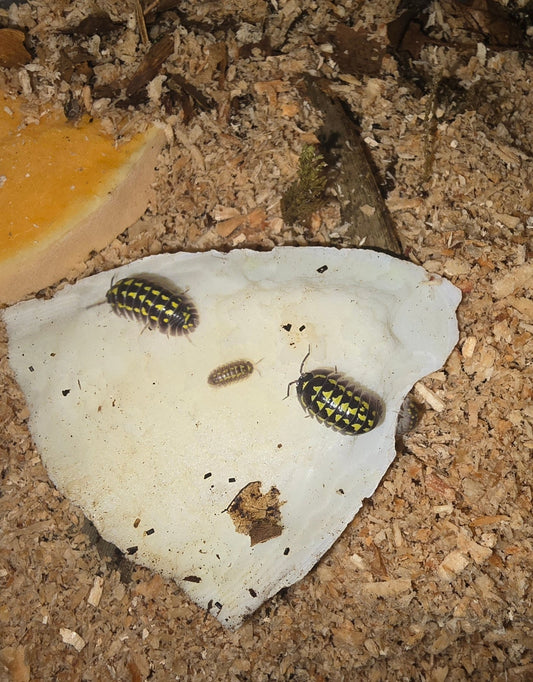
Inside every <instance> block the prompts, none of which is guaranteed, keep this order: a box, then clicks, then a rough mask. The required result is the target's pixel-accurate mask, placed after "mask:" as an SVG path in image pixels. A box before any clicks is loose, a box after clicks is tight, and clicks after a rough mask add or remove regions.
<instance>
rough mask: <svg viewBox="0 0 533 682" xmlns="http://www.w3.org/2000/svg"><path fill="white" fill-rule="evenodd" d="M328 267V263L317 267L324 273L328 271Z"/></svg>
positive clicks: (318, 270)
mask: <svg viewBox="0 0 533 682" xmlns="http://www.w3.org/2000/svg"><path fill="white" fill-rule="evenodd" d="M327 269H328V266H327V265H321V266H320V267H319V268H317V269H316V271H317V272H319V273H320V274H322V273H323V272H326V270H327Z"/></svg>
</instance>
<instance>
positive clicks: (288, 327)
mask: <svg viewBox="0 0 533 682" xmlns="http://www.w3.org/2000/svg"><path fill="white" fill-rule="evenodd" d="M281 326H282V327H283V329H284V330H285V331H286V332H290V330H291V329H292V324H291V323H290V322H287V324H282V325H281Z"/></svg>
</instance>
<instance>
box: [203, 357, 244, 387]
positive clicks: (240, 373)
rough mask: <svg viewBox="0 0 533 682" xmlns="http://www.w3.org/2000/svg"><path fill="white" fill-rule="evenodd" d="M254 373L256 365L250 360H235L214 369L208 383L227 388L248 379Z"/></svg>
mask: <svg viewBox="0 0 533 682" xmlns="http://www.w3.org/2000/svg"><path fill="white" fill-rule="evenodd" d="M253 371H254V365H253V364H252V363H251V362H250V361H249V360H235V361H234V362H228V363H227V364H225V365H220V367H217V368H216V369H214V370H213V371H212V372H211V373H210V375H209V376H208V377H207V383H208V384H210V385H211V386H226V385H227V384H232V383H234V382H235V381H241V379H246V377H249V376H250V374H252V373H253Z"/></svg>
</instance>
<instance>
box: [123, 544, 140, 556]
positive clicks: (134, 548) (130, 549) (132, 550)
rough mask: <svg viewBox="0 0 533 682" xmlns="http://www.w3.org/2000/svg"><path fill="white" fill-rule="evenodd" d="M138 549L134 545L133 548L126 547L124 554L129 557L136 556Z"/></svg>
mask: <svg viewBox="0 0 533 682" xmlns="http://www.w3.org/2000/svg"><path fill="white" fill-rule="evenodd" d="M138 549H139V548H138V547H137V545H134V546H133V547H128V548H127V549H126V554H128V555H129V556H131V555H132V554H136V553H137V550H138Z"/></svg>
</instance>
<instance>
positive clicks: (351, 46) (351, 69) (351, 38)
mask: <svg viewBox="0 0 533 682" xmlns="http://www.w3.org/2000/svg"><path fill="white" fill-rule="evenodd" d="M330 40H331V42H332V43H333V45H334V47H335V50H334V52H333V59H334V60H335V61H336V62H337V64H338V66H339V69H340V70H341V72H342V73H350V74H353V75H355V76H364V75H367V76H376V75H377V74H378V73H379V72H380V70H381V60H382V58H383V55H384V54H385V49H384V48H383V46H382V45H380V43H378V42H377V41H375V40H372V38H370V35H369V33H368V31H366V30H365V29H359V30H358V31H354V29H353V28H350V27H349V26H345V25H344V24H337V26H336V27H335V32H334V33H333V34H332V35H331V36H330Z"/></svg>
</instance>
